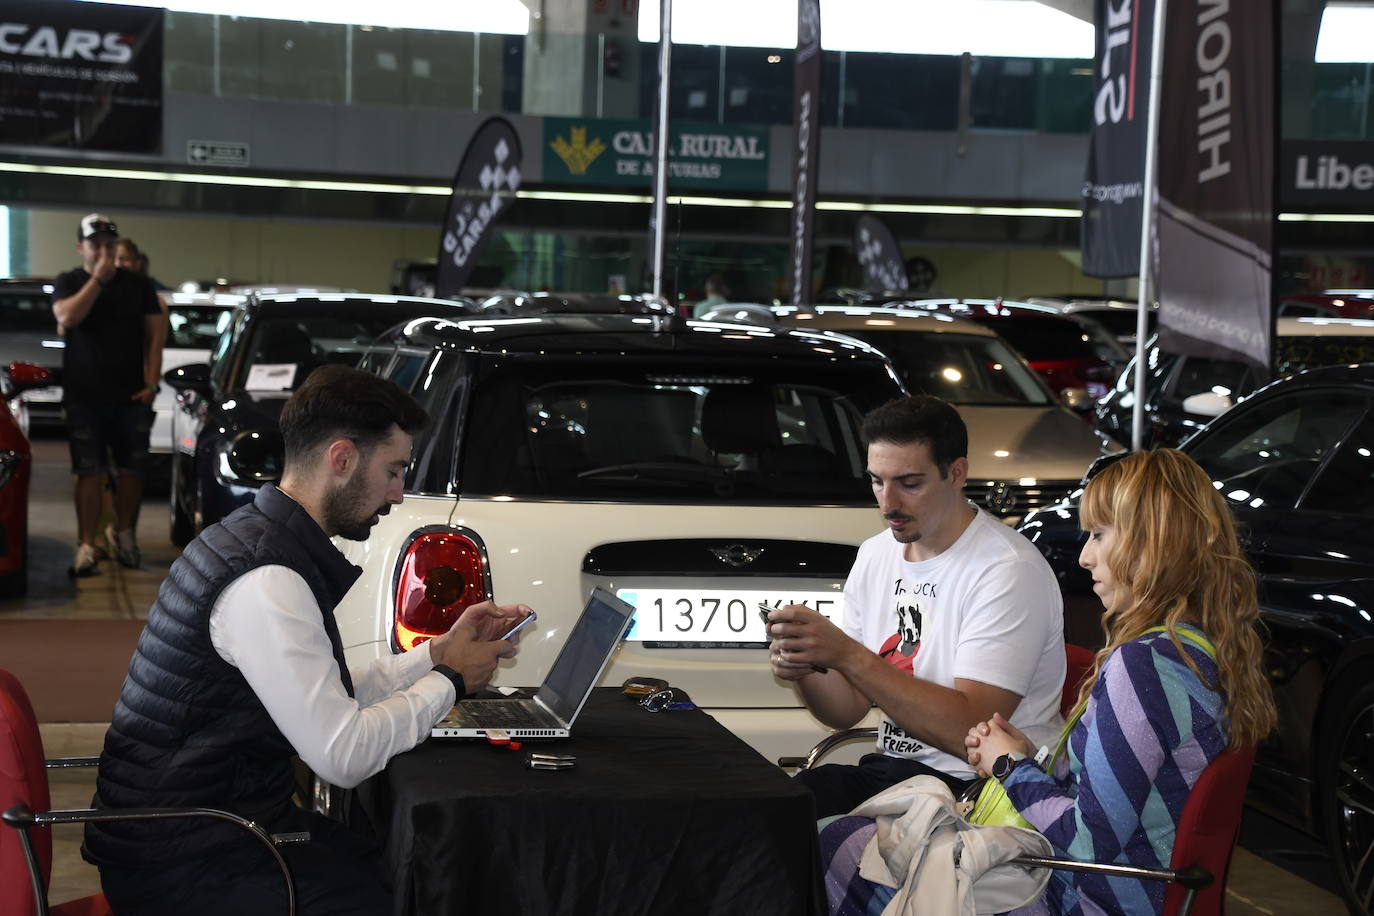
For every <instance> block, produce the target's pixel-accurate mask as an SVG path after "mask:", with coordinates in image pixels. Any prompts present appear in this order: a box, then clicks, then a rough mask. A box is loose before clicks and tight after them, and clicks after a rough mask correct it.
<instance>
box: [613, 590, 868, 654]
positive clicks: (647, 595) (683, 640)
mask: <svg viewBox="0 0 1374 916" xmlns="http://www.w3.org/2000/svg"><path fill="white" fill-rule="evenodd" d="M616 594H617V595H618V596H619V597H620V598H622V599H624V600H625V601H628V602H629V603H630V604H633V605H634V606H635V619H634V624H633V625H632V626H631V627H630V632H629V634H628V635H627V636H626V637H625V638H626V639H627V640H631V641H635V642H639V643H642V644H643V645H644V646H645V648H649V649H736V648H759V647H761V646H766V645H768V637H767V636H766V635H764V632H763V621H762V620H761V619H759V614H758V610H757V608H758V606H759V605H760V604H767V605H769V606H770V607H783V606H784V605H788V604H804V605H806V606H807V607H809V608H813V609H815V610H817V611H819V612H820V613H821V614H823V615H825V616H826V617H828V618H830V619H831V620H833V621H835V622H836V623H838V622H839V620H840V618H841V616H842V614H843V612H844V596H843V595H841V594H840V593H839V592H838V591H835V592H766V591H746V590H744V589H665V588H636V589H629V588H623V589H620V590H619V591H617V592H616Z"/></svg>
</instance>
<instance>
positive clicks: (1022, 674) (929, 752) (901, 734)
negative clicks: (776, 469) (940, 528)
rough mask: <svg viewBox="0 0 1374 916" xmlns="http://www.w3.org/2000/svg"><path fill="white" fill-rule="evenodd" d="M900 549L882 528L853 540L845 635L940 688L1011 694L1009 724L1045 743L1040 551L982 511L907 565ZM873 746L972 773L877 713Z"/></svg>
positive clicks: (1054, 611) (1054, 704)
mask: <svg viewBox="0 0 1374 916" xmlns="http://www.w3.org/2000/svg"><path fill="white" fill-rule="evenodd" d="M905 549H906V545H905V544H902V543H899V542H898V541H897V539H896V538H894V537H893V536H892V533H891V531H884V532H882V533H881V534H877V535H874V536H873V537H871V538H869V539H868V540H866V541H864V542H863V544H862V545H860V547H859V554H858V557H857V558H856V559H855V561H854V567H853V568H852V569H851V570H850V571H849V578H848V579H847V580H846V582H845V585H844V620H843V624H842V627H843V629H844V631H845V633H847V634H849V636H850V637H852V638H853V639H855V640H857V641H859V642H861V643H863V645H864V646H866V647H867V648H868V649H870V650H872V651H873V652H876V653H878V655H879V656H880V657H882V658H884V659H886V660H887V661H888V662H889V663H891V664H893V665H895V666H897V667H898V668H901V669H903V670H909V671H910V672H911V673H912V675H913V676H914V677H919V678H921V679H922V680H926V681H930V682H931V683H933V684H938V685H940V686H941V687H951V688H952V687H953V686H954V679H955V678H964V679H968V680H975V681H980V682H982V683H984V684H990V685H991V686H993V687H1000V688H1002V689H1004V690H1010V691H1012V692H1014V693H1016V694H1019V695H1020V696H1021V697H1022V699H1021V702H1020V703H1019V704H1018V705H1017V707H1016V712H1015V713H1014V714H1013V715H1012V717H1011V722H1012V724H1013V725H1015V726H1016V727H1017V728H1019V729H1021V730H1022V731H1023V732H1024V733H1025V734H1026V737H1028V738H1029V739H1030V740H1031V741H1032V742H1033V743H1035V744H1036V745H1041V744H1051V743H1053V741H1054V740H1055V739H1057V738H1058V736H1059V731H1060V728H1061V727H1062V724H1063V723H1062V720H1061V718H1060V715H1059V699H1060V695H1061V694H1062V692H1063V686H1064V604H1063V598H1062V597H1061V595H1060V593H1059V585H1058V583H1057V582H1056V581H1055V578H1054V573H1053V572H1052V571H1051V570H1050V567H1049V564H1048V563H1046V562H1045V559H1044V557H1042V556H1041V555H1040V552H1039V551H1038V550H1036V549H1035V547H1034V546H1033V545H1032V544H1031V543H1030V541H1028V540H1026V539H1025V538H1024V537H1023V536H1022V535H1020V534H1018V533H1017V532H1015V531H1013V530H1012V529H1011V528H1008V527H1007V526H1006V525H1004V524H1003V523H1002V522H999V521H998V520H997V519H995V518H993V517H992V516H991V515H988V514H987V513H986V512H984V511H983V510H981V509H979V510H978V514H977V515H976V516H975V517H974V519H973V521H972V522H971V523H970V524H969V526H968V528H966V529H965V530H964V533H963V534H962V535H960V536H959V539H958V540H956V541H955V542H954V543H953V544H952V545H950V547H949V549H948V550H946V551H944V552H943V553H941V554H940V555H938V556H936V557H933V558H932V559H929V560H924V561H922V562H920V563H912V562H909V561H907V560H906V559H905V558H904V556H903V554H904V552H905ZM970 724H972V723H970ZM878 750H880V751H882V752H883V753H885V754H888V755H889V756H894V757H907V758H910V759H913V760H918V761H920V762H921V763H923V764H925V765H926V766H929V767H933V768H935V769H937V770H940V771H941V772H944V773H949V774H951V775H953V776H956V777H959V778H963V779H969V778H972V776H973V775H974V773H973V770H972V768H970V767H969V765H968V762H967V761H966V760H965V759H963V758H961V757H954V756H952V755H950V754H946V753H945V752H944V751H941V750H938V749H936V748H933V747H929V746H927V745H926V744H925V743H924V742H922V741H920V740H918V739H917V738H915V737H913V736H911V735H908V734H907V733H906V732H905V731H904V730H903V729H902V728H901V727H900V726H898V725H897V724H895V723H894V722H892V721H891V720H890V719H888V718H887V717H886V716H884V718H883V721H882V724H881V727H880V729H879V734H878Z"/></svg>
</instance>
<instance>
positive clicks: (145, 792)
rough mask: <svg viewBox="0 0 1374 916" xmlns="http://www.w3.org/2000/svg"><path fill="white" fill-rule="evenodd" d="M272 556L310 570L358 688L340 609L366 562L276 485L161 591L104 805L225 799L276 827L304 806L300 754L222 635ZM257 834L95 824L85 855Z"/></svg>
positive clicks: (147, 857) (141, 649)
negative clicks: (223, 603)
mask: <svg viewBox="0 0 1374 916" xmlns="http://www.w3.org/2000/svg"><path fill="white" fill-rule="evenodd" d="M260 566H285V567H287V568H289V569H292V570H295V571H296V572H297V573H299V574H300V575H301V576H302V577H303V578H304V579H305V581H306V583H307V584H308V585H309V586H310V590H311V592H312V593H313V594H314V596H315V601H316V603H318V604H319V607H320V612H321V617H322V619H321V624H322V625H323V626H324V629H325V632H326V633H327V634H328V636H329V642H330V645H331V646H333V649H334V658H335V659H336V660H337V661H338V663H339V671H340V674H341V677H342V679H343V683H344V688H345V689H346V690H347V691H348V693H349V695H350V696H351V695H352V694H353V684H352V681H351V680H350V679H349V676H348V667H347V666H346V665H345V664H344V657H343V644H342V643H341V642H340V640H339V628H338V625H337V624H336V623H335V621H334V607H335V606H336V605H337V604H338V603H339V601H340V600H341V599H342V598H343V596H344V594H345V593H346V592H347V591H348V589H349V588H350V587H351V586H352V585H353V583H354V581H355V580H356V579H357V577H358V575H359V573H360V570H359V569H358V568H357V567H356V566H354V565H353V564H351V563H349V562H348V561H347V560H345V559H344V557H343V555H342V554H341V553H339V551H338V550H337V549H336V548H335V547H334V545H333V544H331V543H330V541H329V538H327V537H326V536H325V534H324V532H323V531H322V530H321V529H320V527H319V525H317V524H315V521H314V519H312V518H311V517H310V515H309V514H308V513H307V512H306V511H305V510H304V509H302V508H301V507H300V505H298V504H297V503H296V502H295V500H293V499H291V498H290V497H289V496H287V495H286V494H284V493H282V492H281V491H280V490H278V489H277V488H276V487H274V486H265V487H263V488H262V489H261V490H260V491H259V492H258V495H257V498H256V499H255V500H254V501H253V503H252V504H251V505H247V506H243V507H242V508H240V509H238V510H237V511H235V512H234V513H233V514H232V515H230V516H229V517H228V518H226V519H225V520H224V521H223V522H221V523H219V524H217V525H213V526H211V527H210V528H207V529H206V530H205V531H204V532H203V533H202V534H201V535H200V537H198V538H196V539H195V540H194V541H192V542H191V543H190V545H188V546H187V548H186V550H185V551H184V552H183V553H182V555H181V557H180V558H179V559H178V560H177V561H176V562H175V563H173V564H172V568H171V571H170V572H169V573H168V575H167V578H166V580H165V581H164V582H163V583H162V587H161V588H160V589H159V590H158V595H157V600H156V601H155V602H154V603H153V606H152V608H151V609H150V610H149V611H148V625H147V626H146V627H144V629H143V634H142V635H141V636H140V637H139V640H138V648H137V650H135V652H134V657H133V660H132V661H131V662H130V663H129V674H128V676H127V677H126V678H125V679H124V686H123V688H122V689H121V690H120V695H119V702H118V704H117V705H116V706H115V710H114V715H113V718H112V720H111V723H110V730H109V732H107V733H106V735H105V750H104V752H103V753H102V754H101V756H100V770H99V775H98V777H97V780H96V798H95V802H94V804H95V805H96V806H97V807H103V806H108V807H114V808H143V807H149V808H152V807H159V808H160V807H181V806H201V807H208V808H223V809H226V810H229V811H233V812H236V813H238V814H241V815H243V816H245V817H249V818H252V819H253V820H256V821H257V822H258V823H259V824H262V825H263V826H265V827H268V828H269V829H271V825H272V824H273V823H274V822H277V821H279V820H281V819H282V818H283V817H284V816H286V815H288V814H289V813H290V808H291V793H292V789H293V783H294V770H293V766H292V762H291V758H292V756H293V754H294V753H295V752H294V750H293V749H292V747H291V745H290V744H289V743H288V742H287V740H286V738H285V737H283V736H282V733H281V732H280V731H278V729H277V727H276V725H275V724H273V722H272V718H271V717H270V716H269V715H268V714H267V710H266V709H264V708H263V705H262V703H261V701H259V700H258V698H257V696H256V695H255V694H254V693H253V690H252V688H251V687H250V686H249V685H248V682H247V681H246V680H244V678H243V676H242V675H241V674H240V673H239V671H238V669H237V668H235V667H234V666H232V665H230V664H228V663H227V662H225V661H224V660H223V659H221V658H220V657H219V654H218V653H216V652H215V648H214V646H213V645H212V644H211V642H210V610H211V608H213V607H214V604H215V601H216V599H218V598H219V595H220V592H222V591H224V589H225V588H226V587H227V586H228V585H229V584H230V583H231V582H233V581H234V580H235V579H237V578H238V577H239V576H242V575H243V574H245V573H247V572H249V571H251V570H254V569H257V568H258V567H260ZM244 842H252V841H251V840H250V839H248V838H247V836H246V834H244V832H243V831H242V830H240V829H239V828H236V827H234V826H232V825H230V824H227V823H223V822H218V821H214V820H211V819H209V818H185V819H181V818H178V819H175V820H159V821H130V822H119V823H113V822H112V823H104V824H89V825H87V827H86V842H85V846H84V848H83V853H84V854H85V856H86V858H87V859H88V860H89V861H92V862H95V863H97V864H110V865H120V866H125V867H142V866H156V865H163V864H165V863H167V862H173V861H185V859H186V858H187V857H193V856H200V855H205V854H208V853H211V852H213V851H215V850H216V848H217V847H219V846H221V845H222V844H226V843H244Z"/></svg>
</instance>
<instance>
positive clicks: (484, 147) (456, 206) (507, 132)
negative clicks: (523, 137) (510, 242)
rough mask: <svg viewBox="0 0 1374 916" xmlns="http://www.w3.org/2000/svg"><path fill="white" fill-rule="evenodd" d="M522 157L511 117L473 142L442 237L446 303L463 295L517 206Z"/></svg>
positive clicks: (490, 125) (488, 125) (490, 122)
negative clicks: (484, 251)
mask: <svg viewBox="0 0 1374 916" xmlns="http://www.w3.org/2000/svg"><path fill="white" fill-rule="evenodd" d="M520 157H521V152H520V136H519V135H518V134H517V133H516V132H515V128H514V127H513V126H512V125H511V123H510V122H509V121H507V120H506V119H505V118H488V119H487V120H486V121H485V122H483V124H482V126H481V127H479V128H478V129H477V132H476V133H475V134H473V135H472V139H471V140H470V141H468V148H467V151H466V152H465V153H463V159H462V162H461V163H459V165H458V171H457V173H456V174H455V175H454V178H453V196H452V197H451V198H449V204H448V213H447V214H446V215H445V217H444V225H443V227H442V229H441V231H440V233H439V270H438V275H437V277H436V279H435V284H434V290H435V295H437V296H439V297H440V298H452V297H454V296H458V295H461V294H462V290H463V287H464V286H465V285H466V284H467V281H468V277H469V276H471V274H472V269H473V268H474V267H475V266H476V264H477V259H478V257H479V256H480V255H481V253H482V249H483V248H485V247H486V244H487V241H488V239H489V238H490V237H491V233H492V231H493V227H494V226H495V225H496V222H497V220H498V218H499V217H500V216H501V215H502V214H503V213H504V212H505V211H506V210H508V209H510V207H511V205H512V204H514V203H515V192H516V191H517V190H519V189H520Z"/></svg>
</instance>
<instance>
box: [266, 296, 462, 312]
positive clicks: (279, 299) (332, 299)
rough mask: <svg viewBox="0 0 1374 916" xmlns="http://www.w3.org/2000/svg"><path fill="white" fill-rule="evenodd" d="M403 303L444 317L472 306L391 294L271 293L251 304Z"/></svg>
mask: <svg viewBox="0 0 1374 916" xmlns="http://www.w3.org/2000/svg"><path fill="white" fill-rule="evenodd" d="M341 302H345V303H375V304H378V305H384V304H388V303H404V304H414V305H430V306H434V309H435V314H436V315H442V314H445V313H448V312H452V311H453V310H454V309H460V310H462V311H463V312H464V313H465V314H466V313H467V312H468V311H469V310H470V308H471V305H470V303H469V302H468V301H466V300H454V299H429V298H425V297H422V296H393V295H391V294H390V293H271V294H264V295H255V296H252V297H250V299H249V305H250V306H251V307H253V308H254V309H255V310H256V309H261V308H270V309H273V310H275V309H276V308H278V307H280V306H288V305H295V306H299V307H301V308H303V309H314V308H320V309H328V308H330V307H333V306H337V305H338V304H339V303H341Z"/></svg>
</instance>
